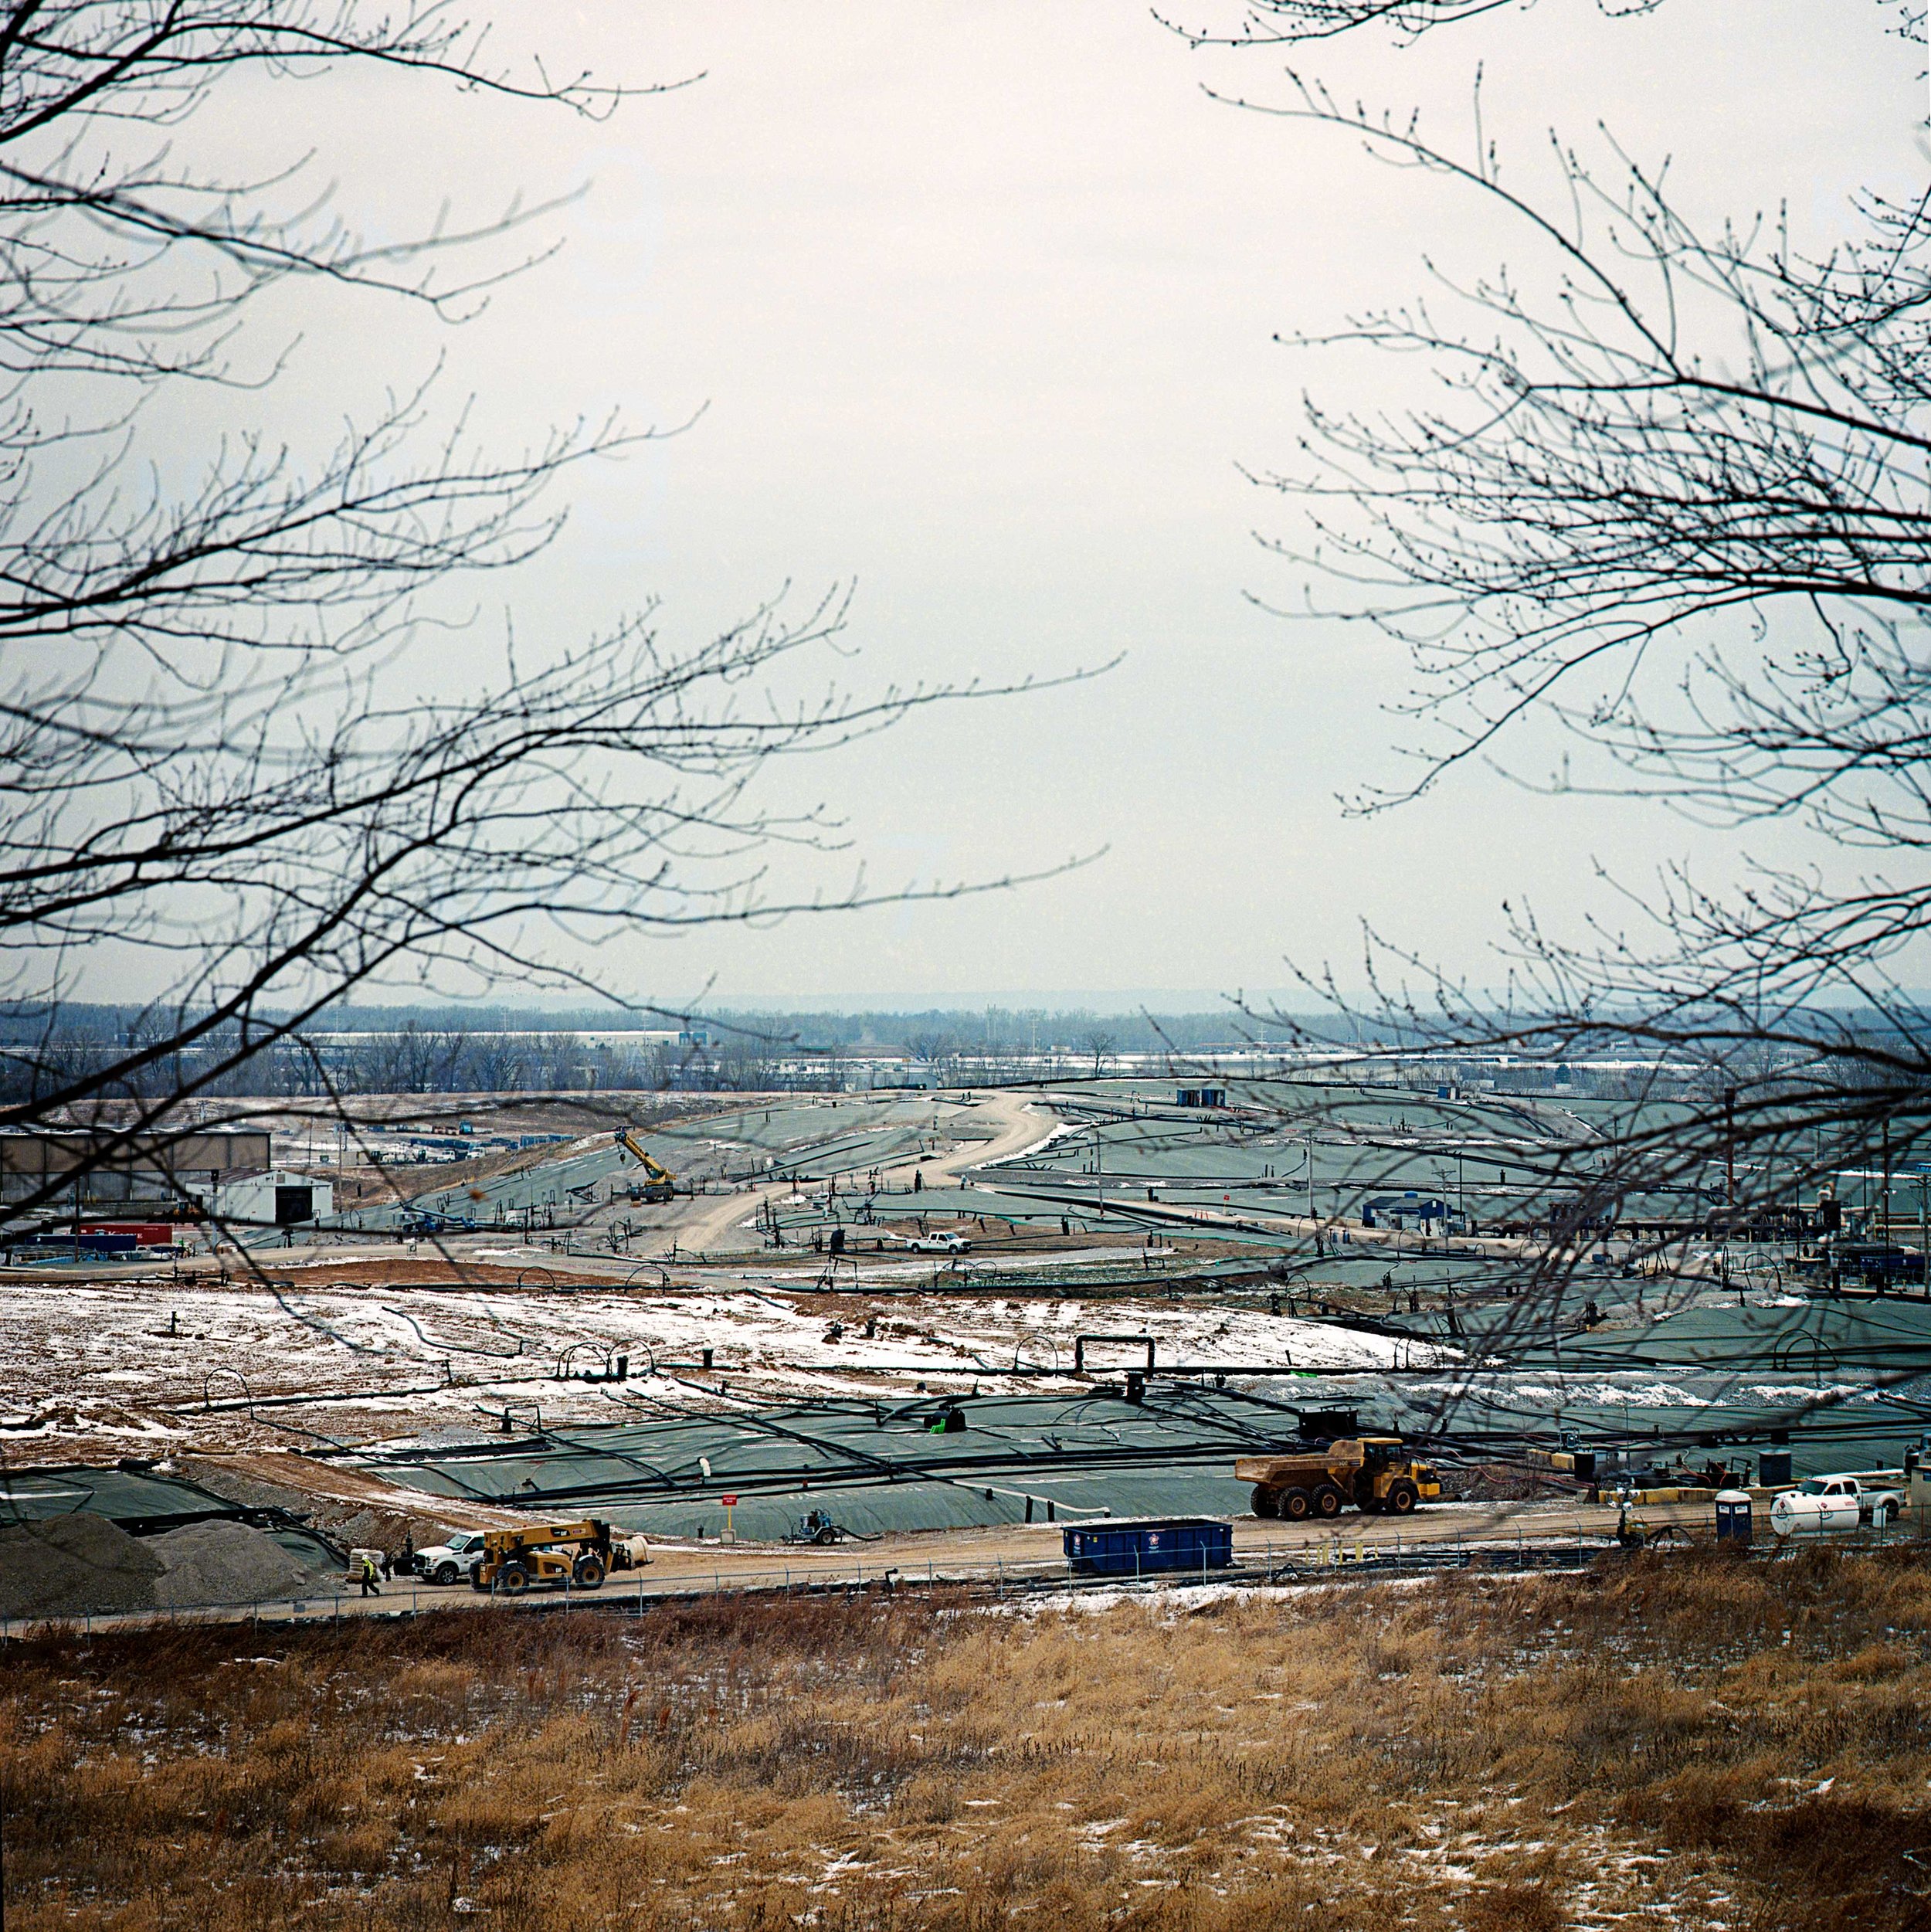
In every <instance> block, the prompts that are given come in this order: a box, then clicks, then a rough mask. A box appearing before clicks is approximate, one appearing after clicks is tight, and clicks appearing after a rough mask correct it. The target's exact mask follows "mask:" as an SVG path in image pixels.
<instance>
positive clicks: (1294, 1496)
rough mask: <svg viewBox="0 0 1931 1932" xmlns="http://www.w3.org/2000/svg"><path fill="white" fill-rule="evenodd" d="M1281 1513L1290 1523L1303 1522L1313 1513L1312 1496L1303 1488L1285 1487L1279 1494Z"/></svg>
mask: <svg viewBox="0 0 1931 1932" xmlns="http://www.w3.org/2000/svg"><path fill="white" fill-rule="evenodd" d="M1313 1513H1314V1498H1313V1497H1312V1496H1309V1495H1308V1492H1307V1491H1306V1490H1305V1489H1285V1490H1283V1491H1282V1492H1281V1515H1282V1516H1285V1517H1286V1518H1287V1519H1288V1522H1290V1523H1305V1522H1306V1521H1307V1519H1308V1517H1309V1516H1312V1515H1313Z"/></svg>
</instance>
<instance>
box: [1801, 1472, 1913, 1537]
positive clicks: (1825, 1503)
mask: <svg viewBox="0 0 1931 1932" xmlns="http://www.w3.org/2000/svg"><path fill="white" fill-rule="evenodd" d="M1903 1513H1904V1498H1903V1496H1902V1495H1901V1494H1900V1493H1899V1492H1898V1491H1897V1490H1895V1489H1866V1488H1865V1486H1864V1485H1863V1483H1861V1482H1859V1481H1858V1479H1857V1478H1856V1477H1855V1476H1854V1475H1814V1476H1811V1477H1810V1478H1809V1479H1807V1480H1806V1481H1805V1482H1801V1483H1800V1484H1799V1485H1798V1486H1797V1488H1796V1489H1786V1490H1785V1491H1784V1492H1783V1494H1782V1495H1781V1496H1779V1497H1778V1498H1777V1500H1776V1501H1775V1502H1773V1503H1772V1504H1771V1505H1770V1527H1771V1529H1772V1530H1774V1531H1775V1532H1776V1533H1777V1535H1778V1536H1813V1535H1816V1534H1818V1533H1821V1532H1823V1531H1826V1530H1856V1529H1858V1528H1861V1526H1863V1525H1865V1523H1872V1524H1875V1525H1877V1526H1878V1527H1880V1528H1881V1527H1882V1526H1883V1525H1885V1523H1895V1521H1896V1520H1897V1519H1898V1518H1899V1516H1902V1514H1903Z"/></svg>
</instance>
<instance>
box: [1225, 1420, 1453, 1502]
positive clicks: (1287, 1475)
mask: <svg viewBox="0 0 1931 1932" xmlns="http://www.w3.org/2000/svg"><path fill="white" fill-rule="evenodd" d="M1234 1475H1236V1476H1237V1477H1238V1478H1239V1479H1240V1481H1241V1482H1251V1483H1252V1484H1253V1485H1254V1514H1255V1515H1256V1516H1281V1517H1285V1519H1287V1520H1288V1522H1290V1523H1301V1522H1305V1520H1306V1519H1308V1517H1309V1516H1321V1517H1327V1518H1332V1517H1334V1516H1339V1515H1340V1513H1341V1512H1342V1510H1343V1509H1346V1508H1347V1507H1348V1506H1349V1505H1350V1504H1352V1506H1354V1507H1355V1508H1356V1509H1366V1510H1370V1511H1374V1510H1381V1511H1385V1512H1386V1513H1387V1514H1388V1515H1390V1516H1407V1515H1408V1514H1409V1513H1410V1512H1411V1511H1412V1510H1413V1508H1414V1506H1415V1505H1416V1504H1417V1503H1418V1502H1440V1501H1441V1477H1440V1476H1439V1475H1437V1473H1436V1472H1435V1471H1434V1469H1433V1468H1431V1467H1430V1465H1428V1464H1427V1463H1426V1462H1420V1461H1418V1460H1417V1458H1414V1457H1413V1456H1411V1455H1408V1454H1407V1453H1406V1452H1404V1450H1403V1447H1402V1441H1401V1438H1400V1436H1398V1435H1363V1436H1353V1437H1349V1438H1344V1439H1342V1441H1337V1442H1330V1443H1329V1444H1328V1445H1326V1446H1325V1448H1308V1449H1305V1450H1301V1451H1298V1452H1295V1453H1293V1454H1291V1455H1245V1456H1242V1457H1241V1458H1240V1460H1239V1461H1238V1462H1236V1463H1235V1464H1234Z"/></svg>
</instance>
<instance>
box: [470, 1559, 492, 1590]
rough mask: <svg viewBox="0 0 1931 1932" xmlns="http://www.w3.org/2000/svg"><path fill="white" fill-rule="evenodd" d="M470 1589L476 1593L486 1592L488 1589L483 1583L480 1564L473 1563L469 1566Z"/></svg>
mask: <svg viewBox="0 0 1931 1932" xmlns="http://www.w3.org/2000/svg"><path fill="white" fill-rule="evenodd" d="M488 1587H489V1586H488V1585H487V1584H486V1583H484V1581H483V1566H482V1564H480V1563H473V1564H470V1588H471V1589H472V1590H477V1591H480V1590H486V1589H487V1588H488Z"/></svg>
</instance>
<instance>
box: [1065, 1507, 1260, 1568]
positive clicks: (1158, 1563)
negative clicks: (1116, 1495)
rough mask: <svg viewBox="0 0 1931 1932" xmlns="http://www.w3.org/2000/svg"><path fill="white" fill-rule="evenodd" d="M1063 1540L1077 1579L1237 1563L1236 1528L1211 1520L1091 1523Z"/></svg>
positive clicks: (1173, 1518) (1178, 1518) (1070, 1531)
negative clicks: (1235, 1554) (1235, 1547)
mask: <svg viewBox="0 0 1931 1932" xmlns="http://www.w3.org/2000/svg"><path fill="white" fill-rule="evenodd" d="M1061 1540H1062V1541H1063V1542H1064V1544H1065V1547H1066V1560H1067V1565H1068V1567H1070V1568H1071V1570H1072V1572H1073V1574H1074V1575H1075V1576H1076V1577H1146V1576H1152V1575H1153V1574H1156V1573H1157V1572H1159V1571H1161V1570H1224V1569H1225V1568H1226V1567H1227V1565H1228V1564H1230V1563H1231V1562H1233V1560H1234V1526H1233V1524H1232V1523H1217V1522H1215V1521H1214V1519H1213V1518H1212V1517H1211V1516H1168V1517H1165V1518H1162V1519H1160V1520H1159V1521H1157V1522H1152V1523H1082V1524H1081V1525H1079V1526H1077V1528H1069V1529H1067V1530H1066V1531H1065V1532H1064V1535H1063V1537H1062V1539H1061Z"/></svg>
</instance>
